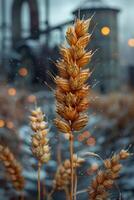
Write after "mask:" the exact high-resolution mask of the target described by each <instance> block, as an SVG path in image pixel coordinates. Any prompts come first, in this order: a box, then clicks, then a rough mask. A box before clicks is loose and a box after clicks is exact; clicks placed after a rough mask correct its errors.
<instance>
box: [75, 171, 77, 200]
mask: <svg viewBox="0 0 134 200" xmlns="http://www.w3.org/2000/svg"><path fill="white" fill-rule="evenodd" d="M76 193H77V172H76V170H75V182H74V200H76Z"/></svg>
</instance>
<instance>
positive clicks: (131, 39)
mask: <svg viewBox="0 0 134 200" xmlns="http://www.w3.org/2000/svg"><path fill="white" fill-rule="evenodd" d="M128 46H130V47H134V38H130V39H129V40H128Z"/></svg>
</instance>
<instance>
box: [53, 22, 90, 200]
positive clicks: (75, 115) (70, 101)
mask: <svg viewBox="0 0 134 200" xmlns="http://www.w3.org/2000/svg"><path fill="white" fill-rule="evenodd" d="M89 24H90V19H88V20H80V19H77V20H76V21H75V24H74V26H72V27H69V28H68V29H67V32H66V40H67V42H68V45H69V47H66V46H62V47H61V48H60V54H61V59H60V60H59V61H57V63H56V66H57V68H58V76H56V78H55V82H56V86H57V87H56V92H55V96H56V100H57V105H56V107H57V114H58V116H57V118H56V119H55V125H56V126H57V128H58V129H59V131H61V132H63V133H66V134H68V135H69V139H70V162H71V177H72V178H71V185H72V186H71V192H70V199H71V200H72V199H73V190H74V186H73V140H74V136H73V131H80V130H81V129H82V128H84V127H85V126H86V124H87V122H88V116H87V114H85V111H86V110H87V109H88V107H89V98H88V95H89V85H88V84H87V83H86V82H87V80H88V78H89V77H90V75H91V72H90V70H89V69H84V67H85V66H86V65H87V64H88V63H89V62H90V60H91V57H92V52H91V51H88V52H87V51H86V49H85V48H86V47H87V45H88V43H89V41H90V38H91V35H90V34H89V33H88V29H89Z"/></svg>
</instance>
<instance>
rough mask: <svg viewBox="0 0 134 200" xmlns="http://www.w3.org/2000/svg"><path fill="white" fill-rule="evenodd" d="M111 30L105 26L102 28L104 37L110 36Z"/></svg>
mask: <svg viewBox="0 0 134 200" xmlns="http://www.w3.org/2000/svg"><path fill="white" fill-rule="evenodd" d="M110 31H111V30H110V28H109V27H108V26H104V27H102V29H101V33H102V35H104V36H107V35H109V34H110Z"/></svg>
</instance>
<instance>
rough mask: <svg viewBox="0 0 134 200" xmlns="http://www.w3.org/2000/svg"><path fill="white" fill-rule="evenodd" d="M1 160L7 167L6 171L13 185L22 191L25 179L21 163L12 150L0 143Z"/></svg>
mask: <svg viewBox="0 0 134 200" xmlns="http://www.w3.org/2000/svg"><path fill="white" fill-rule="evenodd" d="M0 160H1V161H2V163H3V164H4V166H5V168H6V172H7V174H8V175H9V177H10V179H11V181H12V184H13V187H14V188H15V189H16V190H17V191H22V190H23V189H24V185H25V181H24V177H23V175H22V167H21V164H20V163H19V162H18V161H17V160H16V158H15V156H14V155H13V153H12V152H11V150H10V149H9V148H8V147H4V146H3V145H0Z"/></svg>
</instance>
